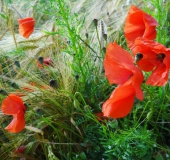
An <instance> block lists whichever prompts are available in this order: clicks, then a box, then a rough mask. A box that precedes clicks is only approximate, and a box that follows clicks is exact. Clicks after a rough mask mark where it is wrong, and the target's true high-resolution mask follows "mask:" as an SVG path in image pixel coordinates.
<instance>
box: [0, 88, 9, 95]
mask: <svg viewBox="0 0 170 160" xmlns="http://www.w3.org/2000/svg"><path fill="white" fill-rule="evenodd" d="M0 94H2V95H4V96H7V95H8V93H7V91H5V90H4V89H0Z"/></svg>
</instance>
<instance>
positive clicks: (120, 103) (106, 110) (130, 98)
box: [102, 84, 135, 118]
mask: <svg viewBox="0 0 170 160" xmlns="http://www.w3.org/2000/svg"><path fill="white" fill-rule="evenodd" d="M134 98H135V90H134V87H133V86H132V85H131V84H129V85H125V84H124V85H121V86H118V87H117V88H116V89H115V90H114V91H113V93H112V95H111V96H110V98H109V99H108V100H107V101H106V102H105V103H104V104H103V106H102V112H103V114H104V116H109V117H112V118H122V117H125V116H127V115H128V114H129V113H130V111H131V109H132V106H133V103H134Z"/></svg>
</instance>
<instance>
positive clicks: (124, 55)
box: [104, 43, 133, 84]
mask: <svg viewBox="0 0 170 160" xmlns="http://www.w3.org/2000/svg"><path fill="white" fill-rule="evenodd" d="M132 67H133V59H132V57H131V55H130V54H129V53H128V52H127V51H125V50H123V49H122V48H121V47H120V46H118V45H117V44H116V43H110V44H109V45H108V47H107V50H106V56H105V59H104V68H105V75H106V77H107V79H108V80H109V82H110V84H112V83H115V84H123V83H124V82H126V81H127V80H128V79H129V77H130V76H131V75H132V74H133V73H132V71H131V70H130V69H129V68H132Z"/></svg>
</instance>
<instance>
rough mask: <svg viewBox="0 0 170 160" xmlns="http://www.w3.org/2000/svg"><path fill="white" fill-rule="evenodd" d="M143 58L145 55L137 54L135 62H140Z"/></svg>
mask: <svg viewBox="0 0 170 160" xmlns="http://www.w3.org/2000/svg"><path fill="white" fill-rule="evenodd" d="M142 58H143V54H142V53H136V55H135V62H138V61H140V60H141V59H142Z"/></svg>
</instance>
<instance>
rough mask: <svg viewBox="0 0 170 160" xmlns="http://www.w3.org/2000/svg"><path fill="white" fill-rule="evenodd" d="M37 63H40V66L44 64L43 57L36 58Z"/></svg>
mask: <svg viewBox="0 0 170 160" xmlns="http://www.w3.org/2000/svg"><path fill="white" fill-rule="evenodd" d="M38 62H40V63H41V64H42V65H43V63H44V58H43V57H38Z"/></svg>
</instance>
